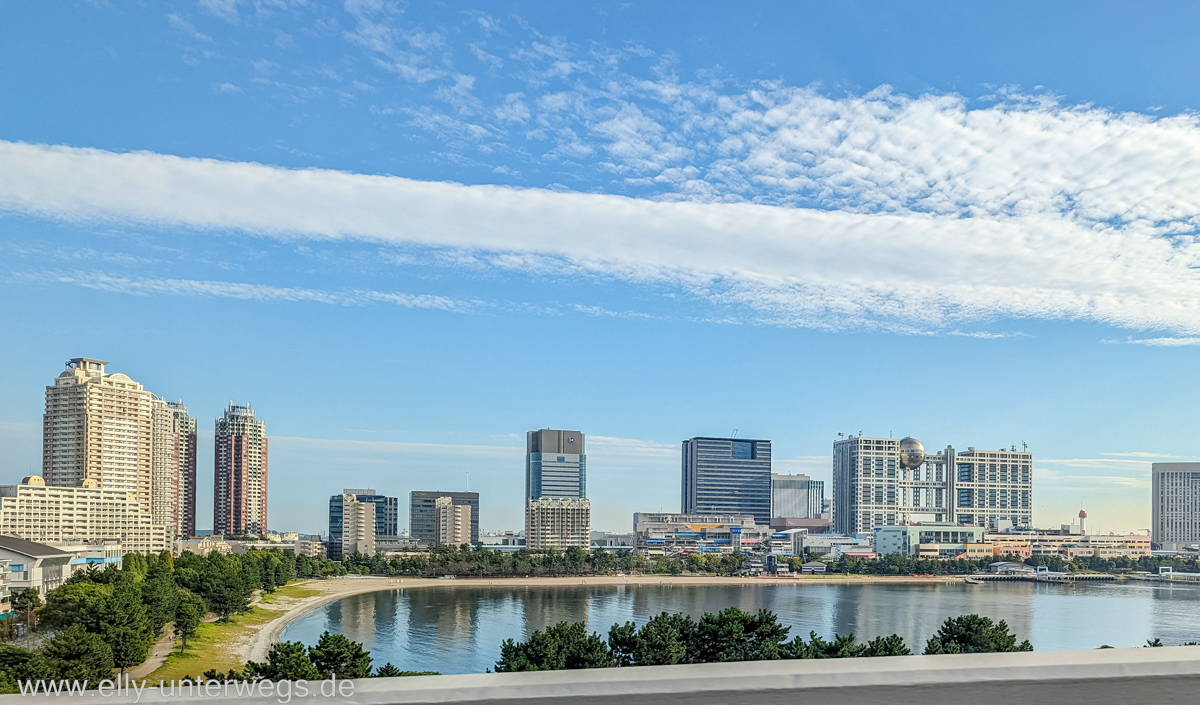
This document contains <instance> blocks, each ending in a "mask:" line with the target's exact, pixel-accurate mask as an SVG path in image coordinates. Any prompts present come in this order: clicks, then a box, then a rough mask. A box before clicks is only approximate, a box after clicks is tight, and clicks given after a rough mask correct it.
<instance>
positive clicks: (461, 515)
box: [433, 497, 471, 546]
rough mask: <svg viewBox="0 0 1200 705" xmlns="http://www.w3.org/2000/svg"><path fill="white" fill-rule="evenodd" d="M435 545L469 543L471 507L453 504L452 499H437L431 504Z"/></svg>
mask: <svg viewBox="0 0 1200 705" xmlns="http://www.w3.org/2000/svg"><path fill="white" fill-rule="evenodd" d="M433 530H434V534H435V536H436V538H435V543H437V544H439V545H448V546H461V545H463V544H464V543H465V544H470V543H471V505H469V504H455V503H454V498H453V497H438V498H437V499H436V500H434V503H433Z"/></svg>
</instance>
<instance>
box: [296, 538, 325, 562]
mask: <svg viewBox="0 0 1200 705" xmlns="http://www.w3.org/2000/svg"><path fill="white" fill-rule="evenodd" d="M294 550H295V552H296V555H297V556H308V557H309V558H316V557H318V556H322V557H323V556H324V555H325V542H324V541H319V540H318V541H313V540H311V539H298V540H297V541H296V542H295V548H294Z"/></svg>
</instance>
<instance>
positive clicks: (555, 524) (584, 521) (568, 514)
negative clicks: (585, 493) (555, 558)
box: [525, 497, 592, 550]
mask: <svg viewBox="0 0 1200 705" xmlns="http://www.w3.org/2000/svg"><path fill="white" fill-rule="evenodd" d="M591 530H592V503H591V502H590V501H589V500H586V499H567V498H559V497H551V498H546V499H531V500H529V501H528V502H527V503H526V505H525V546H526V548H529V549H540V548H570V547H572V546H578V547H580V548H582V549H584V550H587V548H588V547H589V546H590V545H591Z"/></svg>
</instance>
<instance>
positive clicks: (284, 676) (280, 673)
mask: <svg viewBox="0 0 1200 705" xmlns="http://www.w3.org/2000/svg"><path fill="white" fill-rule="evenodd" d="M242 675H243V677H245V678H246V679H248V680H256V679H262V678H265V679H267V680H272V681H281V680H293V681H294V680H300V679H301V678H304V679H306V680H316V679H318V678H320V677H321V676H320V673H319V672H318V671H317V667H316V666H314V665H313V662H312V659H310V658H309V657H308V649H306V648H305V647H304V644H302V643H300V642H298V641H281V642H279V643H278V644H275V645H274V646H272V647H271V651H270V652H269V653H268V654H267V661H266V663H258V662H256V661H250V662H248V663H247V664H246V667H245V668H244V669H243V670H242Z"/></svg>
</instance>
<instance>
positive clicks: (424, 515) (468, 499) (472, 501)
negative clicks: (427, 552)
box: [408, 490, 479, 546]
mask: <svg viewBox="0 0 1200 705" xmlns="http://www.w3.org/2000/svg"><path fill="white" fill-rule="evenodd" d="M408 497H409V499H408V533H409V535H410V536H412V538H414V539H416V540H417V541H418V543H420V544H421V545H426V546H428V545H431V544H434V543H437V523H436V521H437V520H436V517H435V515H436V509H437V500H438V499H439V498H441V497H449V498H450V501H451V502H453V503H454V504H456V505H459V506H466V507H470V508H471V541H470V543H471V545H472V546H478V545H479V493H478V492H432V491H425V490H421V491H416V490H414V491H413V492H410V493H409V496H408Z"/></svg>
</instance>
